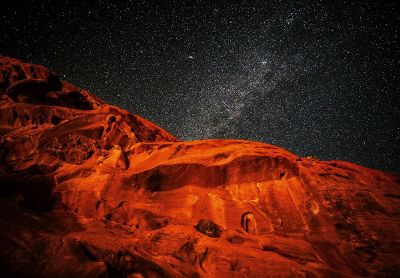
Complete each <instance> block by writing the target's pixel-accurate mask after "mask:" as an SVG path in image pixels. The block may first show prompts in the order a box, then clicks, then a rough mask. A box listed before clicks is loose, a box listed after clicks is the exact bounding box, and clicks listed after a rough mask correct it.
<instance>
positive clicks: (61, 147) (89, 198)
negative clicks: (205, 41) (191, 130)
mask: <svg viewBox="0 0 400 278" xmlns="http://www.w3.org/2000/svg"><path fill="white" fill-rule="evenodd" d="M0 90H1V91H0V95H1V99H0V135H1V139H0V161H1V162H0V184H1V186H0V197H1V200H2V201H1V203H0V223H1V225H0V236H1V239H0V267H1V272H2V273H4V276H13V277H17V276H29V277H54V276H59V277H60V276H61V277H67V276H71V275H72V276H74V277H75V276H91V277H108V276H110V277H114V276H115V277H269V276H274V277H275V276H281V277H287V276H293V277H320V276H322V277H324V276H329V277H330V276H335V275H336V276H349V277H351V276H395V275H396V274H397V275H398V274H399V273H400V269H399V267H398V266H399V265H400V250H399V247H398V246H399V239H398V234H399V232H400V222H399V219H400V218H399V216H400V176H399V175H398V174H392V173H385V172H381V171H376V170H372V169H368V168H365V167H361V166H358V165H355V164H351V163H348V162H343V161H320V160H318V159H313V158H301V157H298V156H296V155H294V154H292V153H290V152H288V151H286V150H283V149H281V148H278V147H276V146H272V145H268V144H263V143H258V142H250V141H243V140H203V141H190V142H180V141H178V140H177V139H175V138H174V137H173V136H172V135H170V134H169V133H168V132H166V131H165V130H163V129H161V128H160V127H158V126H156V125H155V124H153V123H151V122H149V121H147V120H145V119H143V118H141V117H139V116H136V115H133V114H131V113H129V112H127V111H124V110H122V109H119V108H117V107H113V106H110V105H108V104H106V103H105V102H104V101H102V100H101V99H99V98H97V97H95V96H93V95H91V94H90V93H89V92H87V91H85V90H82V89H79V88H77V87H75V86H73V85H71V84H69V83H67V82H65V81H61V80H60V79H59V78H58V77H57V75H56V74H55V73H53V72H51V71H49V70H47V69H46V68H44V67H41V66H37V65H31V64H25V63H22V62H20V61H18V60H15V59H11V58H6V57H1V58H0Z"/></svg>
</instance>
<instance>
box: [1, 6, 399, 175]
mask: <svg viewBox="0 0 400 278" xmlns="http://www.w3.org/2000/svg"><path fill="white" fill-rule="evenodd" d="M1 2H2V4H0V13H1V17H0V36H1V37H0V54H1V55H6V56H12V57H15V58H19V59H22V60H24V61H27V62H32V63H36V64H42V65H45V66H46V67H49V68H50V69H52V70H54V71H56V72H58V73H59V75H60V76H61V78H62V79H64V80H67V81H69V82H71V83H73V84H75V85H77V86H80V87H82V88H85V89H88V90H89V91H91V92H92V93H94V94H96V95H98V96H100V97H101V98H103V99H104V100H105V101H107V102H108V103H110V104H113V105H116V106H119V107H122V108H124V109H126V110H129V111H131V112H133V113H135V114H139V115H141V116H143V117H145V118H147V119H149V120H151V121H153V122H155V123H156V124H158V125H160V126H161V127H163V128H165V129H166V130H168V131H169V132H170V133H171V134H173V135H175V136H176V137H177V138H178V139H181V140H193V139H206V138H239V139H248V140H254V141H262V142H266V143H270V144H274V145H277V146H280V147H283V148H285V149H287V150H289V151H292V152H294V153H295V154H297V155H300V156H314V157H318V158H320V159H323V160H332V159H340V160H347V161H351V162H355V163H358V164H361V165H364V166H368V167H372V168H377V169H383V170H390V171H397V172H400V121H399V119H400V95H399V94H400V90H399V89H400V79H399V77H400V75H399V70H400V59H399V58H400V50H399V46H400V44H399V30H400V15H399V14H398V13H397V12H396V10H400V7H399V4H396V2H398V1H343V2H341V1H267V0H266V1H251V0H248V1H243V2H239V1H226V2H225V1H118V3H117V4H112V3H111V2H112V1H100V2H96V1H64V3H63V4H62V5H60V3H61V2H62V1H32V0H30V1H1ZM3 2H10V3H9V4H5V3H3ZM89 2H90V3H89ZM116 2H117V1H116ZM302 2H304V3H302ZM311 2H313V3H311ZM54 3H57V4H58V5H56V4H54Z"/></svg>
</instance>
